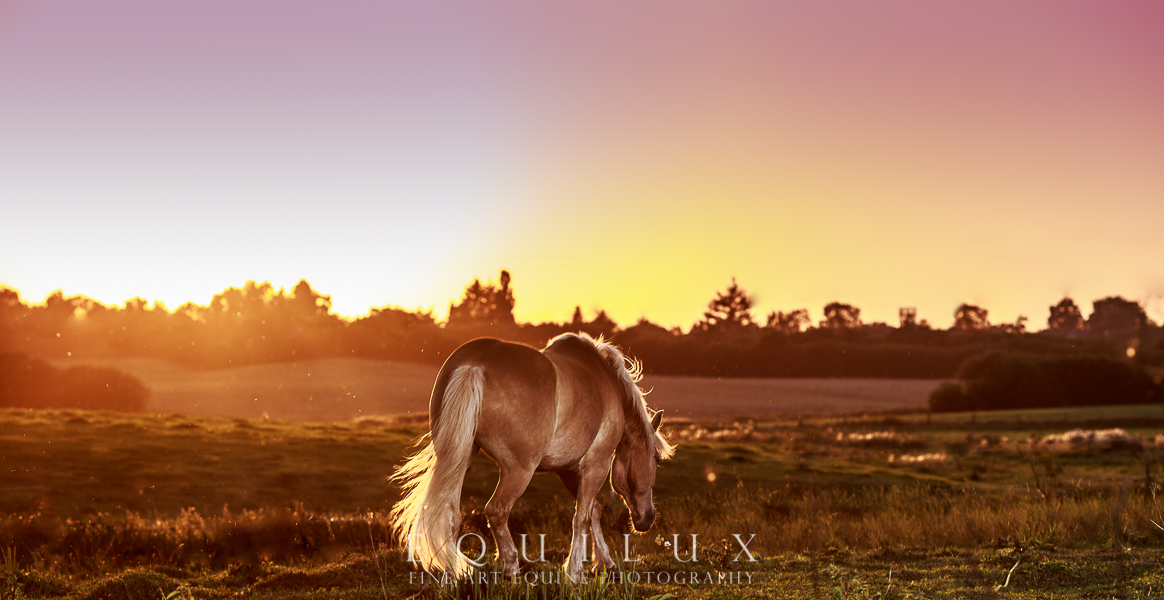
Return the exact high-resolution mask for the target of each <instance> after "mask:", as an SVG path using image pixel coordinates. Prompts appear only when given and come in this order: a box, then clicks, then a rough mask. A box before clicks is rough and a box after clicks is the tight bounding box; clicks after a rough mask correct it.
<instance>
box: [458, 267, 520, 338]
mask: <svg viewBox="0 0 1164 600" xmlns="http://www.w3.org/2000/svg"><path fill="white" fill-rule="evenodd" d="M509 282H510V277H509V271H502V272H501V282H500V285H499V286H494V285H493V284H489V285H482V284H481V280H480V279H474V280H473V283H471V284H469V287H467V288H465V297H464V298H463V299H462V300H461V303H460V304H453V305H450V306H449V325H450V326H454V327H456V326H461V325H470V326H481V325H493V326H506V325H509V326H512V325H514V318H513V305H514V300H513V290H511V289H509Z"/></svg>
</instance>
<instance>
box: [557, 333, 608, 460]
mask: <svg viewBox="0 0 1164 600" xmlns="http://www.w3.org/2000/svg"><path fill="white" fill-rule="evenodd" d="M542 353H543V354H544V356H545V357H546V358H548V359H549V360H550V362H552V363H553V364H554V367H555V371H556V373H557V375H558V389H557V402H558V409H557V421H558V425H557V432H556V434H557V435H556V439H555V442H554V447H553V448H552V450H551V452H550V456H548V457H547V460H546V467H547V468H550V469H553V468H559V467H563V466H568V465H570V464H572V463H573V462H574V460H573V459H574V458H575V457H576V458H578V459H580V458H581V457H582V454H584V453H585V452H587V451H590V450H592V449H594V448H596V446H595V445H596V444H597V447H606V446H607V445H610V450H611V451H613V449H614V446H613V443H614V442H617V438H618V436H620V435H621V433H622V428H623V406H622V399H621V398H622V391H621V388H620V387H619V385H618V383H617V381H616V379H615V376H614V373H613V371H612V370H611V368H610V365H609V364H608V363H607V362H606V360H605V359H604V358H603V357H602V355H601V354H600V353H599V352H598V349H597V348H596V347H595V344H594V342H593V341H591V340H589V339H585V338H582V337H580V336H577V335H572V334H567V335H563V336H559V337H558V338H556V339H555V340H554V341H553V342H551V344H550V345H549V346H548V347H547V348H546V349H545V350H543V351H542Z"/></svg>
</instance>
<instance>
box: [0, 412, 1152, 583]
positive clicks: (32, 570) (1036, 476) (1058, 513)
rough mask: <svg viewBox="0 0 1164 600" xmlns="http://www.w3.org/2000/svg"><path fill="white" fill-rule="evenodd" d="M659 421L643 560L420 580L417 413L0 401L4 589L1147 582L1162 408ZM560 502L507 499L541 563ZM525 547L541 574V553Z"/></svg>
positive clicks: (538, 489) (479, 476)
mask: <svg viewBox="0 0 1164 600" xmlns="http://www.w3.org/2000/svg"><path fill="white" fill-rule="evenodd" d="M1117 426H1118V427H1123V428H1124V429H1125V430H1126V431H1127V432H1128V433H1129V435H1130V437H1129V438H1128V440H1125V441H1124V442H1121V443H1119V444H1114V445H1109V446H1078V447H1072V448H1068V449H1066V450H1063V449H1059V450H1054V451H1052V450H1051V449H1049V448H1046V447H1042V446H1040V445H1039V444H1037V443H1035V442H1036V441H1037V440H1039V439H1041V438H1042V437H1043V436H1044V435H1046V434H1049V433H1058V432H1063V431H1066V430H1069V429H1074V428H1076V427H1084V428H1093V429H1098V428H1109V427H1117ZM665 427H666V428H667V431H668V432H669V434H670V436H671V439H672V441H673V442H675V443H676V444H677V445H678V448H679V449H678V452H677V454H676V458H675V459H674V460H673V461H671V462H669V463H667V464H665V465H664V466H663V467H661V468H660V470H659V477H658V481H657V485H656V487H655V499H656V506H657V508H658V510H659V519H658V521H657V522H656V524H655V527H654V529H652V531H651V532H649V533H648V534H647V535H643V536H631V537H629V538H628V539H629V540H630V541H629V543H630V549H631V554H632V556H637V557H641V558H642V559H643V560H642V562H639V563H634V564H633V568H629V569H624V575H625V578H624V582H623V583H621V584H617V585H606V587H602V586H601V585H599V584H596V583H594V582H591V583H589V584H588V585H587V586H584V587H582V588H579V589H577V590H574V589H571V588H569V587H568V586H560V585H556V584H553V585H539V586H527V585H524V584H520V583H519V584H517V585H511V584H500V583H499V584H492V583H491V584H489V585H477V586H469V587H461V588H445V587H441V586H439V585H431V584H430V585H428V586H427V587H424V586H422V585H421V584H420V583H419V582H418V580H416V579H415V578H416V574H415V572H414V571H412V570H411V569H410V568H409V565H408V564H407V563H406V562H404V560H403V556H402V553H401V550H400V549H399V548H396V547H394V546H392V545H391V544H390V543H389V541H388V536H387V532H386V530H385V521H384V515H385V513H386V512H387V510H388V509H389V508H390V506H391V505H392V503H393V502H394V501H395V500H396V499H397V498H398V492H397V490H396V489H394V488H393V487H392V486H391V485H389V482H388V480H387V476H388V475H389V473H390V472H391V469H392V468H393V466H394V465H395V464H397V463H399V462H400V460H401V457H402V456H403V454H404V453H405V451H406V448H407V447H408V445H409V444H410V443H411V440H412V439H413V438H414V437H415V436H417V435H419V434H420V433H422V432H423V426H422V425H418V424H416V423H415V422H409V421H408V420H405V421H403V422H393V421H388V420H384V419H377V418H365V419H357V420H348V421H333V422H294V421H280V420H272V419H261V418H260V419H237V418H213V417H197V416H179V415H173V414H161V415H158V414H156V413H154V414H151V415H144V416H143V415H121V414H112V413H95V412H79V411H23V410H8V411H0V515H3V517H2V519H3V520H2V527H0V551H3V554H4V557H5V563H4V565H3V568H4V571H3V573H2V574H0V583H2V585H0V597H3V598H9V597H13V598H15V597H28V598H61V597H70V598H94V599H96V598H146V597H150V598H161V597H164V596H167V595H170V597H171V598H179V597H182V598H186V597H194V598H226V597H234V596H244V597H256V598H335V597H339V598H398V597H408V596H412V595H415V594H419V595H420V597H425V598H439V597H465V598H469V597H557V596H558V595H561V594H575V595H580V596H584V597H603V598H629V597H635V598H649V597H652V596H658V595H662V594H668V593H670V594H674V595H675V596H676V597H681V598H688V597H691V598H735V597H754V598H767V597H790V598H820V597H830V598H837V597H839V598H873V597H880V598H919V597H925V598H999V597H1015V598H1043V597H1084V598H1112V597H1119V598H1137V597H1139V598H1147V597H1150V596H1149V594H1157V595H1159V594H1160V593H1161V590H1164V567H1162V566H1161V560H1162V557H1161V552H1162V550H1164V531H1161V530H1160V529H1158V528H1157V527H1156V526H1155V525H1154V524H1153V521H1155V522H1157V523H1162V524H1164V518H1162V516H1164V515H1162V514H1161V511H1160V507H1159V505H1158V504H1157V503H1156V501H1155V498H1154V496H1153V493H1152V492H1153V490H1154V489H1155V485H1156V481H1157V480H1158V479H1159V478H1160V473H1159V467H1160V465H1159V456H1160V449H1159V448H1157V446H1156V442H1155V436H1156V435H1157V434H1159V433H1160V432H1161V431H1164V410H1162V409H1160V407H1143V406H1141V407H1115V408H1104V409H1076V410H1074V411H1062V410H1056V411H1051V412H1038V411H1024V412H1013V413H1009V414H1005V415H993V414H991V415H987V414H985V413H984V414H979V415H977V416H976V418H974V419H973V422H971V416H970V415H967V414H952V415H941V416H940V417H937V416H935V417H934V418H933V419H932V421H931V422H930V423H929V424H927V423H926V419H925V416H924V415H911V414H905V413H901V414H896V413H895V414H892V415H885V414H882V415H877V414H873V415H869V416H863V415H859V414H852V415H847V416H807V417H804V418H799V419H797V418H787V419H785V418H780V419H767V420H765V419H758V420H734V421H732V420H728V421H715V420H673V421H671V422H670V424H668V425H666V426H665ZM495 482H496V468H495V467H494V466H493V464H492V462H491V461H489V460H488V459H487V458H485V457H479V458H478V459H477V461H476V462H475V463H474V465H473V467H472V468H471V469H470V472H469V475H468V477H467V479H466V484H465V491H464V496H465V499H464V503H463V508H464V510H465V514H466V518H465V528H466V531H468V532H477V533H480V534H482V535H483V536H484V537H485V539H487V540H489V541H488V545H489V547H490V549H491V547H492V539H491V538H490V537H489V535H488V530H487V526H486V525H485V520H484V518H483V515H482V509H483V507H484V503H485V501H486V500H487V498H488V496H489V495H490V493H491V491H492V487H493V485H494V483H495ZM601 500H602V502H604V503H605V504H606V506H607V509H606V510H605V516H604V530H605V531H606V534H607V537H608V539H610V540H611V541H612V547H614V548H615V549H616V550H617V554H619V555H620V557H621V554H622V543H621V542H622V540H623V533H627V532H629V528H628V525H627V514H626V509H625V508H623V507H622V506H621V504H620V503H619V502H617V501H616V500H615V499H613V498H610V497H609V496H608V493H607V492H606V491H604V492H603V493H602V494H601ZM571 515H572V506H571V502H570V500H569V498H568V496H567V494H566V492H565V491H564V489H562V486H561V484H560V483H559V482H558V481H557V478H556V477H554V476H552V475H539V476H536V477H535V478H534V481H533V483H532V484H531V486H530V489H529V491H528V492H527V493H526V495H525V496H524V497H523V498H522V499H521V500H519V502H518V504H517V505H516V506H515V507H514V511H513V516H512V517H511V523H512V529H513V531H514V533H515V535H520V534H522V533H527V534H529V535H531V536H532V537H531V541H533V539H535V538H536V536H537V534H542V533H544V534H546V536H547V552H546V555H547V559H548V561H549V562H548V563H546V564H549V565H553V564H557V563H560V561H561V560H563V559H564V558H565V547H566V542H567V540H568V536H569V522H570V518H571ZM692 533H695V534H698V542H697V543H698V545H699V550H698V563H681V562H679V561H678V560H677V557H676V554H675V549H674V548H672V547H669V546H668V544H669V543H671V542H672V541H673V540H677V541H678V542H679V552H678V557H679V558H684V559H686V558H688V557H689V551H690V544H689V541H688V540H689V536H690V534H692ZM732 534H740V535H742V536H743V539H744V540H747V539H748V536H749V535H751V534H755V536H756V537H755V538H754V540H753V541H752V542H750V543H749V544H748V548H749V551H750V552H752V553H753V554H754V555H755V557H756V559H757V560H756V562H749V561H747V560H746V557H745V558H744V559H742V560H740V561H739V562H734V561H733V558H735V557H736V556H737V555H738V554H739V546H738V544H737V543H736V542H735V541H734V540H733V537H732ZM675 535H678V536H680V537H679V538H674V537H672V536H675ZM469 546H472V544H469V545H468V546H467V547H466V550H467V551H475V548H470V547H469ZM626 565H628V566H629V565H631V563H626ZM1016 565H1017V566H1016ZM527 566H528V567H529V568H530V573H532V574H533V575H534V576H535V577H536V576H538V573H539V571H538V565H536V564H534V565H527ZM555 573H556V571H555V570H553V569H548V570H546V569H543V573H542V576H543V577H553V576H554V574H555ZM692 573H695V575H692ZM663 574H666V575H663ZM661 576H663V577H665V579H666V581H664V582H663V583H660V582H659V578H660V577H661ZM747 576H750V577H751V579H750V580H747V579H746V577H747ZM410 577H411V578H412V581H410ZM632 577H633V578H635V579H637V584H635V585H632V584H631V583H630V582H631V581H632ZM647 577H650V578H651V579H650V582H649V583H648V582H647ZM733 577H734V578H735V579H730V581H731V583H728V582H727V581H728V579H722V580H721V579H720V578H733ZM677 579H681V580H682V581H681V583H676V580H677ZM692 581H695V583H692ZM1004 584H1005V587H1003V586H1004ZM474 594H476V595H477V596H475V595H474Z"/></svg>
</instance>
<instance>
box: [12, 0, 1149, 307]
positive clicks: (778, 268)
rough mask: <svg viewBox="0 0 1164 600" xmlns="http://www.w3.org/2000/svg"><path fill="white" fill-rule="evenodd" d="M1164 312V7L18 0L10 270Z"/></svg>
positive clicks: (407, 299) (346, 299) (340, 292)
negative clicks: (1111, 303)
mask: <svg viewBox="0 0 1164 600" xmlns="http://www.w3.org/2000/svg"><path fill="white" fill-rule="evenodd" d="M503 268H504V269H508V270H510V271H511V272H512V273H513V286H514V289H515V294H516V297H517V302H518V303H517V307H516V311H515V312H516V315H517V318H518V320H520V321H542V320H559V321H560V320H565V319H568V318H569V317H570V315H571V312H572V311H573V308H574V306H575V305H576V304H577V305H581V306H582V308H583V310H584V311H585V314H586V315H587V317H589V316H591V315H592V314H593V311H594V310H597V309H600V308H601V309H605V310H606V311H607V312H608V313H609V314H610V315H611V316H612V317H613V318H614V319H615V320H616V321H618V322H619V323H620V324H623V325H630V324H632V323H634V322H635V321H637V320H638V319H639V318H640V317H644V316H645V317H647V318H649V319H651V320H653V321H655V322H658V323H662V324H665V325H669V326H670V325H681V326H683V327H685V328H686V327H688V326H690V324H691V323H693V322H694V321H696V320H697V319H698V318H699V317H700V316H701V314H702V311H703V310H704V308H705V307H706V305H707V302H708V301H709V300H710V299H711V298H712V296H713V295H714V293H715V292H716V290H722V289H723V288H725V287H726V286H727V285H728V284H729V283H730V282H731V278H732V277H733V276H734V277H736V278H737V280H738V281H739V283H740V284H741V285H742V286H743V287H744V288H746V289H747V290H749V291H751V292H753V293H754V295H755V297H756V300H757V302H756V312H757V313H759V314H764V313H767V312H768V311H771V310H783V311H787V310H792V309H797V308H808V309H809V311H810V313H811V315H812V317H813V320H814V321H816V320H819V319H820V318H821V308H822V307H823V306H824V305H825V304H826V303H828V302H830V301H834V300H837V301H842V302H849V303H852V304H855V305H856V306H858V307H859V308H861V310H862V317H863V318H864V319H865V320H866V321H886V322H889V323H891V324H894V325H896V323H897V310H898V308H899V307H900V306H916V307H917V309H918V316H919V317H920V318H924V319H928V320H929V321H930V322H931V323H933V324H934V325H937V326H941V327H946V326H948V325H949V324H950V323H951V322H952V320H953V311H954V309H955V307H956V306H957V305H958V304H959V303H961V302H970V303H973V304H979V305H981V306H983V307H985V308H987V309H988V310H989V311H990V318H991V320H992V321H994V322H1003V321H1013V320H1014V319H1015V318H1016V317H1018V316H1019V315H1020V314H1022V315H1026V316H1028V317H1030V319H1031V321H1030V325H1032V326H1033V327H1034V328H1042V327H1045V326H1046V318H1047V307H1048V306H1049V305H1051V304H1054V303H1056V302H1057V301H1058V300H1059V299H1060V298H1062V297H1063V296H1064V295H1070V296H1072V297H1073V298H1075V300H1076V302H1077V303H1079V304H1080V305H1081V306H1082V307H1084V314H1085V315H1086V314H1088V313H1089V312H1090V305H1091V302H1092V301H1093V300H1095V299H1098V298H1100V297H1103V296H1108V295H1122V296H1124V297H1126V298H1129V299H1134V300H1139V301H1141V302H1142V303H1143V304H1145V306H1146V307H1147V308H1148V314H1149V316H1150V317H1151V318H1153V319H1154V320H1156V321H1157V322H1160V321H1164V2H1159V1H1158V0H1147V1H1143V2H1124V1H1119V0H1115V1H1111V0H1103V1H1095V2H1074V1H1069V0H1054V1H1046V2H1024V1H1015V0H1006V1H998V2H994V1H982V0H974V1H967V2H953V1H942V2H935V1H933V0H919V1H915V2H895V1H887V2H867V1H798V2H779V1H774V0H760V1H744V0H738V1H737V0H728V1H726V2H711V1H708V0H700V1H684V0H666V1H651V0H643V1H634V2H626V1H618V2H606V1H595V0H587V1H586V2H557V1H555V2H545V1H534V0H530V1H525V2H512V1H506V2H497V1H489V0H485V1H472V2H469V1H466V2H444V1H434V2H427V1H425V2H422V1H418V0H411V1H403V2H401V1H389V0H368V1H349V0H329V1H328V2H318V1H313V2H305V1H300V0H271V1H256V0H196V1H194V0H167V1H161V2H159V1H158V0H133V1H130V0H118V1H113V0H88V1H85V2H64V1H57V0H37V1H22V0H17V1H11V0H9V1H5V0H0V284H3V285H7V286H9V287H13V288H16V289H18V290H19V291H20V292H21V293H22V294H23V297H24V298H25V299H26V300H31V301H40V300H42V299H43V298H44V297H45V296H46V295H47V294H49V293H50V292H52V291H53V290H56V289H62V290H63V291H64V292H65V293H66V294H67V295H73V294H84V295H87V296H90V297H93V298H96V299H98V300H100V301H102V302H105V303H110V304H113V303H118V304H119V303H122V302H124V301H125V300H126V299H128V298H131V297H134V296H142V297H145V298H148V299H158V300H161V301H163V302H165V303H166V304H167V305H168V306H169V307H170V308H174V307H176V306H177V305H179V304H182V303H183V302H186V301H195V302H198V303H200V304H205V303H206V302H207V301H209V299H210V297H211V296H212V295H213V294H214V293H216V292H219V291H221V290H222V289H224V288H226V287H228V286H232V285H234V286H241V285H242V284H243V283H245V282H246V281H247V280H252V279H253V280H257V281H270V282H272V283H273V284H275V285H276V286H286V287H287V288H290V287H292V286H293V285H294V284H295V282H296V281H298V280H299V279H300V278H306V279H307V280H308V281H310V282H311V283H312V285H313V286H314V287H315V288H316V289H318V290H320V291H322V292H323V293H326V294H330V295H331V296H332V298H333V300H334V305H335V309H336V310H337V312H339V313H341V314H344V315H348V316H357V315H360V314H363V313H366V312H367V311H368V309H369V308H371V307H374V306H384V305H394V306H400V307H404V308H408V309H416V308H423V309H430V308H431V309H434V311H435V313H436V314H437V315H438V316H440V317H443V316H444V315H445V313H446V312H447V310H448V305H449V302H450V301H453V300H455V299H457V298H459V297H460V296H461V293H462V291H463V289H464V287H465V286H466V285H467V284H468V283H469V282H470V281H472V279H473V278H474V277H480V278H481V279H482V280H488V279H493V280H496V278H497V275H498V272H499V271H500V270H501V269H503Z"/></svg>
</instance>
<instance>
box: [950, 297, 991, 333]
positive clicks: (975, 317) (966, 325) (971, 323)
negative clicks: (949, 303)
mask: <svg viewBox="0 0 1164 600" xmlns="http://www.w3.org/2000/svg"><path fill="white" fill-rule="evenodd" d="M987 314H988V311H987V310H986V309H985V308H982V307H981V306H974V305H973V304H966V303H963V304H961V305H959V306H958V308H957V310H955V311H954V326H953V327H951V329H953V330H955V331H986V330H987V329H989V328H990V321H989V320H988V319H987V318H986V316H987Z"/></svg>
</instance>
